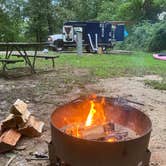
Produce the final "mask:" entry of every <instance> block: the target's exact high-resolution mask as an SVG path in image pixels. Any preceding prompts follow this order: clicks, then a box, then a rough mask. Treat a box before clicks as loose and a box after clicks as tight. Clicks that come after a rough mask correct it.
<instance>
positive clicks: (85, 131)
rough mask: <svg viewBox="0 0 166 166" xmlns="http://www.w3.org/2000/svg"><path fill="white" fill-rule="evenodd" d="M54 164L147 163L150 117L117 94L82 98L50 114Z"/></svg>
mask: <svg viewBox="0 0 166 166" xmlns="http://www.w3.org/2000/svg"><path fill="white" fill-rule="evenodd" d="M51 127H52V142H51V143H50V146H49V150H50V161H51V165H56V164H57V163H58V164H59V166H62V165H65V166H122V163H123V166H148V164H149V159H150V152H149V151H148V149H147V148H148V143H149V138H150V132H151V121H150V119H149V118H148V117H147V116H146V115H145V114H143V113H142V112H140V111H139V110H137V109H135V108H133V107H131V106H129V105H126V104H124V102H123V103H121V102H120V101H119V100H118V99H116V98H104V97H88V98H79V99H76V100H74V101H73V102H71V103H69V104H66V105H64V106H62V107H59V108H58V109H56V111H54V113H53V114H52V117H51Z"/></svg>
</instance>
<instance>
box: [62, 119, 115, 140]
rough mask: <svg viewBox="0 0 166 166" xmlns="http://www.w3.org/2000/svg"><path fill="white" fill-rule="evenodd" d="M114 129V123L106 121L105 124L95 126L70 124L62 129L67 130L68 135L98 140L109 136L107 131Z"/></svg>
mask: <svg viewBox="0 0 166 166" xmlns="http://www.w3.org/2000/svg"><path fill="white" fill-rule="evenodd" d="M113 130H114V124H113V123H110V122H109V123H106V124H103V125H97V126H95V125H93V126H88V127H86V126H84V124H77V123H74V124H69V125H67V126H65V127H63V128H61V131H63V132H65V133H66V134H68V135H71V136H75V137H79V138H83V139H88V140H96V139H100V138H103V137H106V136H107V133H110V132H111V131H113Z"/></svg>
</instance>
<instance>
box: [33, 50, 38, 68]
mask: <svg viewBox="0 0 166 166" xmlns="http://www.w3.org/2000/svg"><path fill="white" fill-rule="evenodd" d="M36 55H37V49H36V50H35V54H34V57H33V64H32V65H33V68H35V63H36Z"/></svg>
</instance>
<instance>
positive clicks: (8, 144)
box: [0, 129, 21, 153]
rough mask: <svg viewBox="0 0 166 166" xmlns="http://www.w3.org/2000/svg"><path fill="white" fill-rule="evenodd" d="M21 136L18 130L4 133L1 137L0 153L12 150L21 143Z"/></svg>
mask: <svg viewBox="0 0 166 166" xmlns="http://www.w3.org/2000/svg"><path fill="white" fill-rule="evenodd" d="M20 137H21V134H20V133H19V132H17V131H16V130H13V129H10V130H8V131H5V132H4V133H2V135H1V137H0V153H4V152H7V151H9V150H12V149H13V148H14V147H15V146H16V144H17V142H18V141H19V139H20Z"/></svg>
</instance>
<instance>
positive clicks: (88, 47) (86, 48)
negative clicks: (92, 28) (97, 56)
mask: <svg viewBox="0 0 166 166" xmlns="http://www.w3.org/2000/svg"><path fill="white" fill-rule="evenodd" d="M85 50H86V51H87V52H88V53H90V52H91V48H90V46H88V45H87V46H85Z"/></svg>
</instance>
